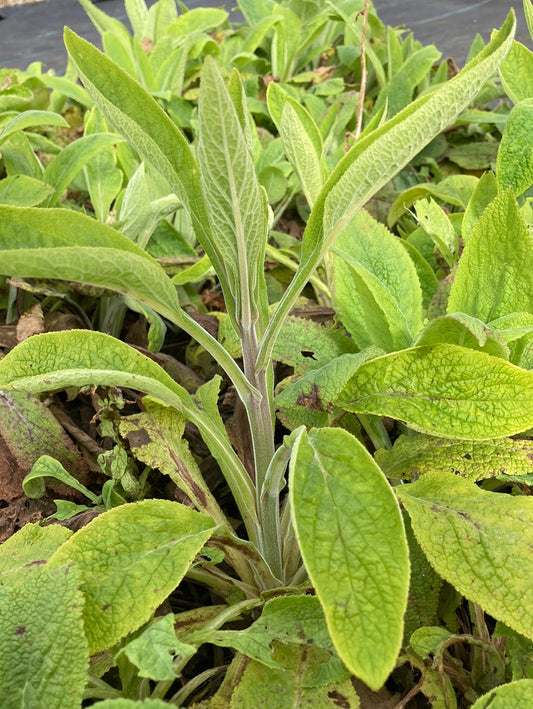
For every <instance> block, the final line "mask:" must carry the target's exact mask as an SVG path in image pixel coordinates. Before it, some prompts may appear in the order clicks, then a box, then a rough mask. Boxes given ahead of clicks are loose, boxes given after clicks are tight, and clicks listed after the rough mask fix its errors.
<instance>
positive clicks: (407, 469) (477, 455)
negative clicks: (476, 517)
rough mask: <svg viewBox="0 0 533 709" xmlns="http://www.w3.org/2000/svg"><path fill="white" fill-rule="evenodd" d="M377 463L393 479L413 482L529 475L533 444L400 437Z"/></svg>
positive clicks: (532, 466) (381, 452)
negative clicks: (438, 476) (435, 475)
mask: <svg viewBox="0 0 533 709" xmlns="http://www.w3.org/2000/svg"><path fill="white" fill-rule="evenodd" d="M374 458H375V459H376V462H377V463H378V465H379V466H380V468H381V469H382V470H383V472H384V473H385V475H386V476H387V477H388V478H391V479H397V480H412V479H413V478H416V477H418V476H420V475H425V474H426V473H431V472H441V473H454V474H456V475H460V476H461V477H463V478H467V479H468V480H473V481H474V482H476V481H477V480H484V479H486V478H492V477H495V476H496V475H513V476H518V475H527V474H529V473H531V472H532V469H533V464H532V462H531V461H532V460H533V441H529V440H515V439H513V438H496V439H494V440H488V441H454V440H453V439H449V438H434V437H433V436H404V435H402V436H400V437H399V438H397V439H396V441H395V442H394V446H393V447H392V450H385V449H382V450H379V451H376V452H375V454H374Z"/></svg>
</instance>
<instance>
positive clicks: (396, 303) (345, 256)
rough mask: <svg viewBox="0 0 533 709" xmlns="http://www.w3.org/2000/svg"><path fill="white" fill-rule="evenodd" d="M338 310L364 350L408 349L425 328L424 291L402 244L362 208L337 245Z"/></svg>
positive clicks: (334, 262) (335, 269)
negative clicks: (376, 347) (374, 346)
mask: <svg viewBox="0 0 533 709" xmlns="http://www.w3.org/2000/svg"><path fill="white" fill-rule="evenodd" d="M333 265H334V293H335V307H336V309H337V311H338V313H339V315H340V317H341V320H342V322H343V324H344V326H345V327H346V329H347V330H348V331H349V332H350V334H351V335H352V337H353V339H354V341H355V343H356V344H357V346H358V347H359V348H360V349H363V348H365V347H367V346H369V345H372V344H375V345H377V346H379V347H382V348H383V349H384V350H386V351H391V350H395V349H402V348H403V347H408V346H409V345H410V344H412V342H413V338H414V336H415V335H416V333H417V332H418V330H419V329H420V328H421V327H422V292H421V289H420V283H419V281H418V276H417V273H416V269H415V267H414V264H413V262H412V260H411V258H410V257H409V255H408V253H407V252H406V250H405V249H404V248H403V246H402V244H401V243H400V240H399V239H398V238H396V237H394V236H393V235H392V234H391V233H390V232H389V230H388V229H387V228H386V227H385V226H383V225H382V224H380V223H379V222H377V221H376V220H375V219H373V218H372V217H371V216H370V215H369V214H368V213H367V212H366V211H365V210H361V211H360V212H359V213H358V214H357V215H356V216H355V217H354V219H353V220H352V222H351V223H350V225H349V226H348V227H347V228H346V229H345V230H344V232H343V233H342V234H341V235H340V237H339V239H338V241H337V248H336V249H335V257H334V259H333Z"/></svg>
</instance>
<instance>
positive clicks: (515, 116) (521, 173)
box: [496, 97, 533, 195]
mask: <svg viewBox="0 0 533 709" xmlns="http://www.w3.org/2000/svg"><path fill="white" fill-rule="evenodd" d="M532 122H533V97H532V98H530V99H526V100H524V101H521V102H520V103H519V104H517V105H516V106H515V107H514V108H513V110H512V111H511V114H510V116H509V120H508V121H507V125H506V126H505V130H504V132H503V135H502V139H501V142H500V147H499V150H498V160H497V163H496V175H497V177H498V186H499V188H500V190H505V189H507V188H508V187H512V188H513V190H514V193H515V195H519V194H522V192H524V191H525V190H527V188H528V187H530V185H532V184H533V146H531V144H530V142H529V132H530V130H531V124H532Z"/></svg>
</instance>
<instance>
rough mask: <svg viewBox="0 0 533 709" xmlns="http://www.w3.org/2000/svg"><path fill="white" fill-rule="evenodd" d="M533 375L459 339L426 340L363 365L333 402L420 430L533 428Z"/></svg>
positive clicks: (465, 432) (461, 434)
mask: <svg viewBox="0 0 533 709" xmlns="http://www.w3.org/2000/svg"><path fill="white" fill-rule="evenodd" d="M532 397H533V373H531V372H527V371H525V370H523V369H520V368H519V367H516V366H514V365H513V364H509V362H506V361H504V360H502V359H499V358H496V357H491V356H490V355H487V354H485V353H484V352H477V351H475V350H470V349H466V348H464V347H459V346H457V345H440V344H437V345H425V346H421V347H413V348H411V349H408V350H403V351H401V352H395V353H392V354H389V355H385V356H384V357H378V358H377V359H373V360H371V361H370V362H366V363H365V364H363V365H361V367H359V369H358V370H357V372H356V373H355V374H354V376H353V377H352V378H351V379H350V381H349V382H348V384H347V385H346V388H345V389H344V391H343V393H342V397H340V399H339V400H338V401H337V402H336V404H337V406H340V407H341V408H344V409H346V410H347V411H354V412H355V413H370V414H377V415H379V416H390V417H391V418H396V419H400V420H402V421H405V422H406V423H407V425H408V426H411V427H412V428H414V429H415V430H417V431H421V432H422V433H430V434H431V435H434V436H444V437H449V438H464V439H473V440H482V439H487V438H498V437H500V436H511V435H513V434H516V433H520V432H522V431H525V430H527V429H528V428H530V427H531V426H533V400H532Z"/></svg>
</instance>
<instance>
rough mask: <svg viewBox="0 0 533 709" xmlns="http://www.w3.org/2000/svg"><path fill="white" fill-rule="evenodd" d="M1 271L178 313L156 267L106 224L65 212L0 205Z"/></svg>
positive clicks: (170, 287) (167, 284) (165, 279)
mask: <svg viewBox="0 0 533 709" xmlns="http://www.w3.org/2000/svg"><path fill="white" fill-rule="evenodd" d="M0 220H1V222H2V231H1V233H0V249H2V251H1V253H2V258H1V259H0V273H2V274H4V275H17V276H19V277H21V278H61V279H63V280H67V281H75V282H78V283H86V284H90V285H94V286H100V287H103V288H108V289H109V290H114V291H117V292H119V293H124V294H126V295H130V296H132V297H134V298H137V299H139V300H140V301H142V302H143V303H146V304H147V305H149V306H151V307H153V308H154V310H158V311H160V312H161V311H163V312H165V311H167V312H168V309H172V310H175V309H178V308H179V302H178V296H177V293H176V289H175V287H174V286H173V285H172V283H171V281H170V279H169V278H168V277H167V275H166V274H165V272H164V271H163V269H162V268H161V266H159V264H158V263H156V261H155V260H154V259H152V257H151V256H149V255H148V254H147V253H146V252H145V251H143V250H142V249H141V248H139V247H138V246H137V245H136V244H134V243H133V241H131V239H128V238H127V237H125V236H123V235H122V234H120V233H119V232H118V231H116V229H113V228H112V227H110V226H107V225H106V224H100V223H99V222H97V221H95V220H94V219H91V218H90V217H86V216H84V215H83V214H79V213H77V212H73V211H71V210H67V209H49V210H43V209H39V208H28V209H25V208H20V207H0Z"/></svg>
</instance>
